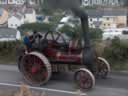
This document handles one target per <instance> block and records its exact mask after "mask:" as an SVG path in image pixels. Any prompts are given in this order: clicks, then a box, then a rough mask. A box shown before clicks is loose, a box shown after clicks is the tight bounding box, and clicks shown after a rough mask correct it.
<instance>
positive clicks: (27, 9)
mask: <svg viewBox="0 0 128 96" xmlns="http://www.w3.org/2000/svg"><path fill="white" fill-rule="evenodd" d="M24 13H28V14H31V13H33V8H26V9H25V11H24Z"/></svg>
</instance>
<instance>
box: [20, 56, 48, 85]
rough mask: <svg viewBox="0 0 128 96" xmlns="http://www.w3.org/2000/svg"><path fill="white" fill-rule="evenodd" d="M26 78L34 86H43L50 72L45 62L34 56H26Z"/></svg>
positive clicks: (24, 64)
mask: <svg viewBox="0 0 128 96" xmlns="http://www.w3.org/2000/svg"><path fill="white" fill-rule="evenodd" d="M22 70H23V71H22V72H23V74H24V77H25V78H26V79H27V81H29V82H30V83H32V84H39V85H40V84H41V83H42V81H44V80H45V79H46V78H47V75H48V72H47V68H46V66H45V65H44V63H43V61H42V60H41V59H40V58H39V57H37V56H34V55H32V54H29V55H26V56H25V57H24V58H23V60H22Z"/></svg>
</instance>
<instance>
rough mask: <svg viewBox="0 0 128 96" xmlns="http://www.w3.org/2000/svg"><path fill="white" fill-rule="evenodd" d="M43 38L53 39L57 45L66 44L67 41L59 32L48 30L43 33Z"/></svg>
mask: <svg viewBox="0 0 128 96" xmlns="http://www.w3.org/2000/svg"><path fill="white" fill-rule="evenodd" d="M44 39H45V40H48V41H53V42H55V43H57V44H59V45H67V42H66V40H65V38H64V36H63V35H62V34H61V33H60V32H53V31H48V32H47V33H46V34H45V35H44Z"/></svg>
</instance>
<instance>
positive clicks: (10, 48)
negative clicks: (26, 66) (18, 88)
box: [0, 41, 22, 64]
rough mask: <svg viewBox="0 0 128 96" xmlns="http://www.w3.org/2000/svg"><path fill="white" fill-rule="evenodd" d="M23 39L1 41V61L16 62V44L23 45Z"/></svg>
mask: <svg viewBox="0 0 128 96" xmlns="http://www.w3.org/2000/svg"><path fill="white" fill-rule="evenodd" d="M21 44H22V43H21V41H19V42H16V41H9V42H6V41H5V42H0V63H13V64H14V62H16V46H17V45H21Z"/></svg>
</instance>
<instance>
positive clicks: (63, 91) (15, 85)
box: [0, 83, 87, 96]
mask: <svg viewBox="0 0 128 96" xmlns="http://www.w3.org/2000/svg"><path fill="white" fill-rule="evenodd" d="M0 85H2V86H11V87H20V86H21V85H19V84H9V83H0ZM28 88H30V89H36V90H44V91H51V92H59V93H66V94H73V95H77V94H78V92H73V91H65V90H57V89H49V88H40V87H32V86H28ZM80 96H87V94H86V93H82V92H81V93H80Z"/></svg>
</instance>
